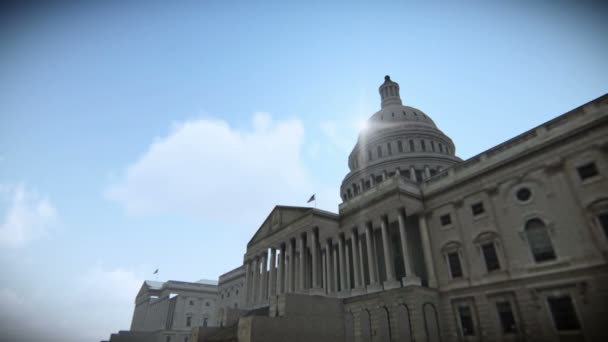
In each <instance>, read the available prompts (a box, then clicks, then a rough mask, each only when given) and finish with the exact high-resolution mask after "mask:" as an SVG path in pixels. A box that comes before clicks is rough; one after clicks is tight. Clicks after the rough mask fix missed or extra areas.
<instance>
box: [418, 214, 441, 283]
mask: <svg viewBox="0 0 608 342" xmlns="http://www.w3.org/2000/svg"><path fill="white" fill-rule="evenodd" d="M418 228H419V229H420V237H421V240H422V251H423V253H424V264H425V266H426V274H427V276H428V286H429V287H434V288H436V287H437V278H436V277H435V267H434V266H433V251H432V250H431V240H430V238H429V230H428V227H427V225H426V218H424V214H420V217H419V219H418Z"/></svg>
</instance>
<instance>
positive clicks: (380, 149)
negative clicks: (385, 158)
mask: <svg viewBox="0 0 608 342" xmlns="http://www.w3.org/2000/svg"><path fill="white" fill-rule="evenodd" d="M378 158H382V146H378Z"/></svg>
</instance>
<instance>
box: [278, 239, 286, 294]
mask: <svg viewBox="0 0 608 342" xmlns="http://www.w3.org/2000/svg"><path fill="white" fill-rule="evenodd" d="M284 278H285V245H283V244H281V245H280V247H279V261H278V266H277V294H282V293H284V292H285V282H284Z"/></svg>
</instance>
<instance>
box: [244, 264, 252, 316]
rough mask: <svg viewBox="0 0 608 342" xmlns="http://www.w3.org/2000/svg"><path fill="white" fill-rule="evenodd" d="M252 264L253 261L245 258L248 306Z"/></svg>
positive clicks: (246, 300) (246, 301)
mask: <svg viewBox="0 0 608 342" xmlns="http://www.w3.org/2000/svg"><path fill="white" fill-rule="evenodd" d="M250 264H251V262H250V261H249V260H245V304H246V305H247V306H248V305H249V295H250V290H249V286H250V285H251V277H250V272H251V266H250Z"/></svg>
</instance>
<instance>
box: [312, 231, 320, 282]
mask: <svg viewBox="0 0 608 342" xmlns="http://www.w3.org/2000/svg"><path fill="white" fill-rule="evenodd" d="M310 236H311V238H312V241H311V244H310V246H311V251H310V252H311V254H312V289H313V291H314V292H316V293H317V294H321V293H322V291H321V284H319V242H318V240H317V232H315V231H313V232H312V233H311V234H310Z"/></svg>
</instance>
